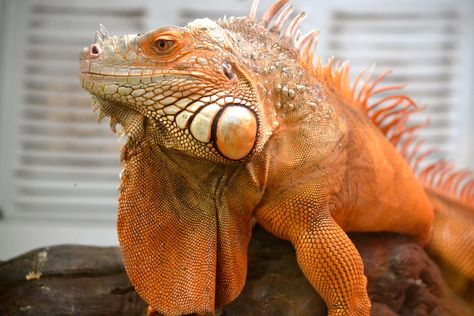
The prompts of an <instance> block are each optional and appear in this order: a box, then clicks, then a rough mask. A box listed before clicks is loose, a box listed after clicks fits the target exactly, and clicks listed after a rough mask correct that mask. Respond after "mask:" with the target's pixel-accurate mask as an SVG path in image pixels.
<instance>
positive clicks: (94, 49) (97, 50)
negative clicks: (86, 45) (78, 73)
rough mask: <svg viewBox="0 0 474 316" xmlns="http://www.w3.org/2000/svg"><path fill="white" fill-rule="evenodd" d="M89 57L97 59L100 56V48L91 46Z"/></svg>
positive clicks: (94, 45)
mask: <svg viewBox="0 0 474 316" xmlns="http://www.w3.org/2000/svg"><path fill="white" fill-rule="evenodd" d="M90 53H91V57H98V56H99V54H100V47H99V46H98V45H96V44H92V45H91V48H90Z"/></svg>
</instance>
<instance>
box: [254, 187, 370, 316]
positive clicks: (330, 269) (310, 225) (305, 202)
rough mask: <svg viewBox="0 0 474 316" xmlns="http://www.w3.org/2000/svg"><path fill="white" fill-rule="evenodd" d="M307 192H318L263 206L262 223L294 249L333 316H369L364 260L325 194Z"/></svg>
mask: <svg viewBox="0 0 474 316" xmlns="http://www.w3.org/2000/svg"><path fill="white" fill-rule="evenodd" d="M308 191H313V190H311V187H310V186H309V190H308V187H307V188H301V189H299V190H294V191H292V192H291V194H284V195H283V196H281V197H280V198H277V199H276V200H274V202H270V203H268V204H264V205H263V206H262V207H260V208H259V209H258V210H257V212H256V216H257V220H258V222H259V223H260V224H261V225H262V226H263V227H264V228H265V229H266V230H268V231H269V232H270V233H272V234H275V235H277V236H279V237H280V238H283V239H287V240H289V241H290V242H291V243H292V244H293V245H294V247H295V249H296V256H297V260H298V264H299V266H300V267H301V269H302V270H303V273H304V274H305V276H306V278H307V279H308V280H309V281H310V283H311V284H312V286H313V287H314V288H315V290H316V291H317V292H318V293H319V294H320V295H321V296H322V298H323V299H324V301H325V302H326V304H327V306H328V312H329V313H328V315H329V316H336V315H354V316H367V315H370V306H371V305H370V300H369V298H368V295H367V288H366V287H367V278H366V277H365V275H364V267H363V263H362V259H361V257H360V255H359V253H358V252H357V249H356V248H355V246H354V244H353V243H352V242H351V240H350V239H349V237H347V235H346V233H345V232H344V231H343V230H342V229H341V228H340V227H339V225H338V224H337V223H336V222H335V221H334V219H333V218H332V217H331V215H330V212H329V210H328V208H327V206H326V205H324V204H325V200H326V199H324V198H321V195H320V193H321V192H318V193H317V194H314V193H315V192H314V191H313V192H308ZM308 193H310V194H308ZM311 193H313V194H311ZM308 197H310V198H308ZM311 197H312V198H311Z"/></svg>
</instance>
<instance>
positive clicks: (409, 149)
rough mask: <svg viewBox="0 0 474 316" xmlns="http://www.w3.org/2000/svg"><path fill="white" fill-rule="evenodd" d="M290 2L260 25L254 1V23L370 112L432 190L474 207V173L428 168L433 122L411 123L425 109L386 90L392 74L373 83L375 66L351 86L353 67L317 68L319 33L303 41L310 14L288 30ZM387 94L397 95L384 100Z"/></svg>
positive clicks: (443, 165) (395, 88) (283, 0)
mask: <svg viewBox="0 0 474 316" xmlns="http://www.w3.org/2000/svg"><path fill="white" fill-rule="evenodd" d="M288 1H289V0H278V1H276V2H274V3H273V4H272V5H271V6H270V7H269V8H268V9H267V10H266V11H265V13H264V14H263V15H262V17H261V18H260V20H258V21H257V19H256V16H257V7H258V2H259V0H254V1H253V3H252V7H251V10H250V14H249V15H248V19H249V20H250V21H252V22H254V23H258V24H260V25H262V26H264V27H265V28H267V29H268V30H269V31H270V32H272V33H276V34H278V35H280V38H281V43H282V44H284V45H287V46H288V48H290V49H293V50H294V51H295V52H297V53H298V56H299V58H300V61H301V62H303V64H304V65H305V66H306V67H307V69H308V70H309V71H311V72H312V73H313V74H314V75H315V76H317V77H318V78H320V79H322V80H323V81H324V82H326V83H327V84H329V85H331V87H332V88H334V89H335V90H336V91H338V93H339V94H340V95H341V96H342V97H344V98H346V100H348V101H349V103H350V104H351V105H353V106H355V107H356V108H358V109H359V110H361V111H363V112H365V113H366V114H367V116H368V117H369V119H370V120H371V121H372V123H373V124H374V125H375V126H377V127H378V128H379V129H380V131H381V132H382V133H383V134H384V135H385V136H386V137H387V139H388V140H389V141H390V142H391V143H392V144H393V145H394V146H395V147H396V148H397V149H398V150H399V152H400V154H401V155H402V156H403V157H404V158H405V159H406V161H407V163H408V164H409V166H410V167H411V168H412V170H413V171H414V172H415V173H416V174H417V175H418V177H419V179H420V180H421V181H422V182H423V183H424V184H425V185H426V186H427V187H430V188H432V189H434V190H436V191H439V192H441V193H443V194H445V195H447V196H449V197H451V198H454V199H458V200H460V201H461V202H463V203H466V204H468V205H472V206H474V172H472V171H469V170H460V171H457V170H455V169H454V167H453V165H452V164H451V163H448V162H446V161H444V160H441V161H437V162H433V163H430V164H428V165H426V164H425V166H422V165H423V163H422V162H423V161H424V160H425V159H426V158H427V157H428V156H430V155H431V154H432V153H434V152H435V151H436V150H434V149H433V148H426V146H425V141H423V140H421V139H420V138H419V137H418V136H417V132H418V131H419V130H420V129H422V128H424V127H426V126H427V125H428V120H427V121H426V122H425V123H422V124H415V125H414V124H410V123H409V121H410V118H411V116H412V115H413V114H415V113H418V112H420V111H422V110H423V109H424V107H419V106H417V105H416V103H415V102H414V101H413V100H412V99H411V98H410V97H408V96H406V95H404V94H401V93H399V91H401V89H402V88H403V85H392V86H380V85H381V83H382V82H383V80H384V79H385V78H386V77H387V76H389V75H390V73H391V71H385V72H383V73H382V74H380V75H379V76H378V77H376V78H375V79H372V73H373V70H374V67H373V66H372V67H370V68H368V69H364V70H362V71H361V72H359V73H358V74H357V75H356V77H355V79H354V81H353V82H352V83H351V80H350V77H349V70H350V65H349V63H348V62H344V63H335V61H334V59H333V58H330V59H329V61H328V63H327V64H326V65H324V66H323V65H322V64H321V60H320V58H319V57H318V58H317V61H316V64H315V65H313V61H314V55H315V51H316V48H317V44H318V35H319V32H318V31H315V30H313V31H311V32H309V33H308V34H306V35H304V36H301V32H300V31H299V30H298V27H299V25H300V24H301V22H302V21H303V20H304V18H305V14H304V13H300V14H298V15H296V16H295V17H294V18H293V20H291V21H290V23H289V24H288V25H287V26H286V29H285V24H286V23H287V21H288V19H289V17H290V15H291V14H292V13H293V7H292V6H290V5H288V6H285V5H286V4H287V3H288ZM386 92H395V93H394V94H391V95H388V96H382V95H381V94H382V93H386ZM374 99H375V100H374Z"/></svg>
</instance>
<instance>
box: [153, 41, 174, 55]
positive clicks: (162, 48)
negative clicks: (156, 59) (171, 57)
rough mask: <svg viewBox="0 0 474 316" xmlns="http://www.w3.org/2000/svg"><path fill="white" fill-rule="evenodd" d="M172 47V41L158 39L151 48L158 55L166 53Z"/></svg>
mask: <svg viewBox="0 0 474 316" xmlns="http://www.w3.org/2000/svg"><path fill="white" fill-rule="evenodd" d="M173 46H174V41H172V40H168V39H163V38H159V39H157V40H156V41H155V42H154V43H153V48H154V50H155V51H156V52H158V53H168V52H169V51H170V50H171V49H172V48H173Z"/></svg>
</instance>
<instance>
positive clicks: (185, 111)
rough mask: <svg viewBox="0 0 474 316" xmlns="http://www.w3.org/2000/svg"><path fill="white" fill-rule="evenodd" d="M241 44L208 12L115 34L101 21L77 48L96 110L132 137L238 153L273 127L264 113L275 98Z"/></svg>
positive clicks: (205, 152)
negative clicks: (181, 22)
mask: <svg viewBox="0 0 474 316" xmlns="http://www.w3.org/2000/svg"><path fill="white" fill-rule="evenodd" d="M244 22H245V21H244V20H242V23H244ZM242 45H248V46H249V44H248V43H244V42H240V38H238V37H236V35H235V34H234V33H232V32H231V31H229V30H226V29H225V28H223V27H222V26H221V25H219V24H217V23H215V22H213V21H211V20H209V19H200V20H196V21H194V22H191V23H189V24H188V25H187V26H186V27H162V28H158V29H156V30H154V31H151V32H147V33H141V34H137V35H125V36H120V37H117V36H113V37H111V36H109V35H108V33H107V31H106V30H105V28H103V27H102V26H101V30H100V31H99V32H97V36H96V41H95V43H93V44H92V45H90V46H89V47H86V48H84V50H83V52H82V54H81V83H82V86H83V87H84V88H85V89H87V90H88V91H89V92H90V93H91V94H93V95H94V98H93V100H94V104H95V107H96V109H97V110H98V111H99V116H110V117H111V126H112V127H113V128H115V125H116V123H120V124H121V125H122V126H123V128H124V130H125V133H126V135H127V136H128V137H129V138H130V139H131V140H132V143H133V142H136V141H140V139H141V138H143V136H144V135H145V134H147V133H150V135H148V136H147V138H149V137H152V138H153V139H155V140H156V141H157V142H158V143H159V144H161V145H163V146H165V147H171V148H175V149H178V150H182V151H184V152H185V153H187V154H190V155H193V156H197V157H202V158H206V159H209V160H213V161H219V162H230V161H236V160H242V159H245V158H247V157H249V156H251V155H252V154H253V153H254V152H255V151H258V150H260V149H261V148H262V146H263V145H264V144H265V141H266V140H267V139H268V137H269V136H270V134H271V132H272V129H273V128H274V126H273V125H272V122H269V120H268V119H266V118H272V117H274V115H273V113H272V111H273V106H272V105H271V104H270V102H268V100H267V98H266V91H265V89H264V88H263V83H261V82H260V81H261V80H260V79H259V78H258V73H257V72H256V69H255V67H254V66H252V65H253V64H255V62H254V63H253V64H252V62H251V61H252V58H253V56H251V54H250V53H249V54H248V55H244V53H246V50H242V49H241V48H240V47H239V46H242ZM247 50H248V51H250V50H251V49H250V47H249V48H248V49H247ZM257 70H258V69H257Z"/></svg>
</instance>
